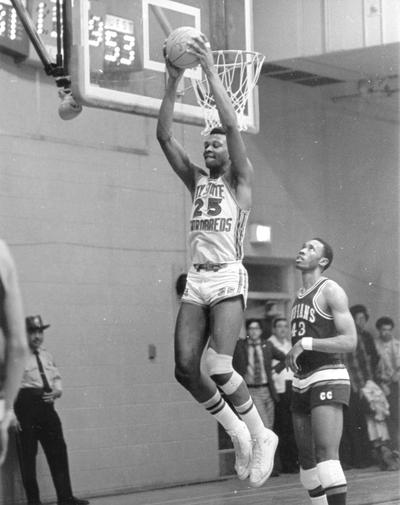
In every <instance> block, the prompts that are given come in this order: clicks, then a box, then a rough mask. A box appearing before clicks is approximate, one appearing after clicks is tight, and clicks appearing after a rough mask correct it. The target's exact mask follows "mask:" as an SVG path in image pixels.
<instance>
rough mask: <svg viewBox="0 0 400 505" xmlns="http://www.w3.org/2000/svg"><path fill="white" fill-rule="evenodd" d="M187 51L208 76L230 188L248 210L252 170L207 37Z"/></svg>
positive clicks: (196, 40)
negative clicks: (222, 136) (226, 157)
mask: <svg viewBox="0 0 400 505" xmlns="http://www.w3.org/2000/svg"><path fill="white" fill-rule="evenodd" d="M188 47H189V49H188V51H190V52H193V53H194V54H196V55H197V57H198V58H199V60H200V64H201V66H202V68H203V70H204V73H205V74H206V76H207V79H208V82H209V84H210V88H211V91H212V93H213V96H214V100H215V103H216V106H217V109H218V114H219V118H220V121H221V124H222V126H223V128H224V130H225V132H226V141H227V146H228V151H229V157H230V159H231V163H232V167H231V174H230V176H231V179H232V180H231V181H230V182H231V184H232V186H233V187H234V188H235V190H236V193H237V198H238V202H239V204H240V205H241V206H242V207H244V208H248V207H250V206H251V183H252V178H253V167H252V165H251V163H250V161H249V159H248V157H247V150H246V146H245V144H244V142H243V138H242V135H241V134H240V131H239V128H238V124H237V117H236V112H235V109H234V107H233V105H232V102H231V100H230V98H229V96H228V93H227V91H226V89H225V88H224V86H223V84H222V82H221V79H220V78H219V76H218V73H217V70H216V68H215V65H214V57H213V54H212V52H211V49H210V44H209V43H208V41H207V39H206V37H205V36H204V35H202V36H201V37H194V38H193V43H188Z"/></svg>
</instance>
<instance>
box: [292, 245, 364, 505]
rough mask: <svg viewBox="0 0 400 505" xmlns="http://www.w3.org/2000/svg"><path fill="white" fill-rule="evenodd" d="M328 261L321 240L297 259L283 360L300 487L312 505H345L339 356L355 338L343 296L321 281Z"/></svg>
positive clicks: (344, 382)
mask: <svg viewBox="0 0 400 505" xmlns="http://www.w3.org/2000/svg"><path fill="white" fill-rule="evenodd" d="M332 259H333V252H332V249H331V247H330V246H329V245H328V244H327V243H326V242H325V241H324V240H322V239H320V238H314V239H312V240H309V241H308V242H306V243H305V244H304V245H303V246H302V248H301V250H300V251H299V253H298V255H297V258H296V268H297V269H298V270H300V271H301V276H302V281H303V287H302V288H301V289H300V291H299V293H298V294H297V297H296V299H295V301H294V303H293V307H292V314H291V328H292V344H293V347H292V349H291V350H290V352H289V353H288V354H287V357H286V364H287V365H288V366H289V367H290V368H291V369H292V370H293V372H295V377H294V380H293V384H292V388H293V396H292V415H293V425H294V430H295V436H296V443H297V447H298V450H299V461H300V481H301V483H302V484H303V486H304V487H305V489H306V490H307V491H308V493H309V496H310V499H311V503H312V504H313V505H326V504H329V505H345V503H346V490H347V487H346V478H345V475H344V473H343V470H342V467H341V464H340V461H339V444H340V439H341V436H342V428H343V405H348V402H349V397H350V379H349V374H348V372H347V370H346V368H345V366H344V365H343V363H342V361H341V360H340V353H346V352H351V351H352V350H353V349H354V348H355V346H356V343H357V334H356V329H355V326H354V321H353V318H352V316H351V314H350V311H349V308H348V301H347V296H346V293H345V292H344V291H343V289H342V288H341V287H340V286H339V285H338V284H337V283H336V282H334V281H332V280H330V279H328V278H326V277H323V276H322V272H323V271H324V270H326V269H327V268H328V267H329V265H330V264H331V262H332Z"/></svg>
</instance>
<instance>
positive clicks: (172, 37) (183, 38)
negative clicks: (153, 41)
mask: <svg viewBox="0 0 400 505" xmlns="http://www.w3.org/2000/svg"><path fill="white" fill-rule="evenodd" d="M200 35H201V32H200V31H199V30H197V29H196V28H193V27H192V26H181V27H180V28H177V29H176V30H174V31H172V32H171V33H170V34H169V36H168V38H167V40H166V45H165V50H166V54H167V56H168V61H169V62H170V63H171V65H174V66H175V67H178V68H193V67H196V66H197V65H198V64H199V60H198V58H197V57H196V56H195V55H194V54H191V53H188V52H186V50H187V43H188V42H191V40H192V38H193V37H199V36H200Z"/></svg>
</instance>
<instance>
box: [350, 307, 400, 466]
mask: <svg viewBox="0 0 400 505" xmlns="http://www.w3.org/2000/svg"><path fill="white" fill-rule="evenodd" d="M350 312H351V314H352V316H353V318H354V321H355V323H356V328H357V336H358V339H357V348H356V350H355V351H354V352H353V353H351V354H347V355H346V356H344V359H345V363H346V365H347V369H348V371H349V374H350V379H351V386H352V391H351V398H350V405H349V408H348V409H345V411H344V430H343V438H342V445H341V459H342V462H343V464H344V466H345V467H353V468H363V467H366V466H370V465H374V464H375V465H376V464H377V465H379V467H380V468H381V469H382V470H398V469H399V468H400V465H399V457H398V449H399V378H400V340H399V339H398V338H397V337H396V336H395V335H394V331H393V330H394V326H395V325H394V322H393V320H392V319H391V318H390V317H387V316H384V317H380V318H378V319H377V321H376V323H375V328H376V335H375V336H373V335H372V334H371V333H370V332H369V331H367V329H366V325H367V322H368V319H369V315H368V311H367V309H366V307H365V306H364V305H353V306H352V307H350Z"/></svg>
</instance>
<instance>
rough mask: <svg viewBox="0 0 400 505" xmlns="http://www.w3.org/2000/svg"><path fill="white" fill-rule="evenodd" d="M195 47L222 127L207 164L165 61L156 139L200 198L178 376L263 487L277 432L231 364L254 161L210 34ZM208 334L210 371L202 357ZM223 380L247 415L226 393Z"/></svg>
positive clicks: (177, 73) (243, 292)
mask: <svg viewBox="0 0 400 505" xmlns="http://www.w3.org/2000/svg"><path fill="white" fill-rule="evenodd" d="M190 51H191V52H193V53H194V54H196V55H197V57H198V58H199V60H200V64H201V66H202V68H203V70H204V72H205V74H206V75H207V78H208V80H209V83H210V87H211V90H212V92H213V95H214V98H215V102H216V105H217V108H218V112H219V116H220V120H221V123H222V125H223V129H222V128H218V129H214V130H212V131H211V133H210V135H209V136H208V137H207V138H206V139H205V142H204V151H203V156H204V160H205V165H206V167H207V169H203V168H200V167H198V166H196V165H195V164H193V163H192V162H191V160H190V159H189V157H188V155H187V153H186V152H185V150H184V149H183V147H182V146H181V145H180V144H179V143H178V141H177V140H176V138H175V137H174V136H173V133H172V122H173V110H174V104H175V97H176V92H177V86H178V82H179V80H180V79H181V78H182V74H183V70H180V69H177V68H175V67H172V66H171V65H170V64H169V63H168V61H166V65H167V69H168V74H169V78H168V83H167V88H166V91H165V96H164V98H163V101H162V105H161V108H160V113H159V120H158V125H157V138H158V141H159V142H160V145H161V147H162V149H163V151H164V153H165V155H166V157H167V159H168V161H169V163H170V165H171V166H172V168H173V169H174V171H175V173H176V174H177V175H178V176H179V177H180V178H181V180H182V181H183V183H184V184H185V185H186V187H187V189H188V190H189V191H190V194H191V196H192V200H193V207H192V213H191V221H190V232H189V242H190V252H191V259H192V266H191V268H190V270H189V272H188V277H187V283H186V289H185V292H184V294H183V296H182V304H181V307H180V310H179V314H178V318H177V323H176V329H175V376H176V378H177V380H178V381H179V382H180V383H181V384H182V385H183V386H184V387H185V388H186V389H187V390H188V391H189V392H190V393H191V394H192V395H193V397H194V398H195V399H196V400H197V401H198V402H200V403H201V404H203V406H204V407H205V408H206V410H208V412H210V414H211V415H213V416H214V418H215V419H216V420H217V421H218V422H219V423H221V425H222V426H223V427H224V428H225V429H226V431H227V432H228V434H229V435H230V437H231V439H232V441H233V445H234V448H235V453H236V462H235V469H236V472H237V474H238V476H239V478H240V479H246V478H247V477H248V476H250V485H251V486H253V487H258V486H261V485H262V484H263V483H264V482H265V481H266V479H267V478H268V477H269V475H270V474H271V471H272V468H273V461H274V453H275V450H276V446H277V443H278V437H277V436H276V435H275V434H274V433H273V432H272V431H271V430H268V429H267V428H265V427H264V425H263V423H262V421H261V418H260V416H259V414H258V412H257V410H256V408H255V406H254V405H253V402H252V399H251V397H250V395H249V392H248V389H247V386H246V384H245V382H244V380H243V378H242V377H241V376H240V375H239V374H238V373H237V372H236V371H235V370H234V369H233V367H232V354H233V351H234V348H235V344H236V340H237V338H238V335H239V332H240V329H241V326H242V323H243V310H244V304H245V302H246V296H247V272H246V270H245V269H244V267H243V265H242V262H241V260H242V256H243V250H242V245H243V237H244V232H245V226H246V221H247V217H248V214H249V211H250V207H251V182H252V176H253V168H252V166H251V164H250V161H249V160H248V158H247V154H246V148H245V145H244V143H243V139H242V137H241V134H240V132H239V130H238V127H237V120H236V113H235V111H234V108H233V106H232V104H231V102H230V100H229V97H228V95H227V92H226V90H225V89H224V87H223V85H222V83H221V81H220V79H219V77H218V74H217V72H216V69H215V66H214V61H213V56H212V53H211V50H210V47H209V44H208V42H207V40H206V38H205V37H204V36H201V37H195V38H194V39H193V43H192V44H191V45H190ZM209 337H210V339H209ZM208 340H209V347H208V349H207V351H206V355H205V363H206V367H207V372H208V374H207V373H203V371H202V369H201V367H200V360H201V356H202V354H203V350H204V348H205V347H206V345H207V342H208ZM217 385H218V387H219V388H220V389H221V390H222V391H223V392H224V393H225V395H226V396H227V397H228V398H229V400H230V402H231V403H232V404H233V405H234V408H235V410H236V412H237V413H238V414H239V416H240V418H241V419H242V420H240V419H239V417H238V416H237V415H236V413H235V412H234V411H233V410H232V409H231V408H230V407H229V406H228V404H227V403H226V402H225V401H224V399H223V398H222V397H221V395H220V393H219V390H218V388H217ZM252 439H253V442H252ZM252 445H253V448H252Z"/></svg>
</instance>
